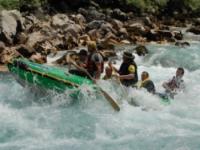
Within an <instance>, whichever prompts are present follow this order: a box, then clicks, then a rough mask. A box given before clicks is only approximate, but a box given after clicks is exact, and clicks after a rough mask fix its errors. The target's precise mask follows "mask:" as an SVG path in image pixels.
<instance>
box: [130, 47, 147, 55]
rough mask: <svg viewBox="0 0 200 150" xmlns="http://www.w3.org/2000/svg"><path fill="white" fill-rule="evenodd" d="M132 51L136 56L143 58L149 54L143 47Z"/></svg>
mask: <svg viewBox="0 0 200 150" xmlns="http://www.w3.org/2000/svg"><path fill="white" fill-rule="evenodd" d="M134 51H135V52H136V53H137V54H138V56H145V55H146V54H148V53H149V51H148V49H147V48H146V47H145V46H144V45H138V46H137V47H136V48H135V49H134Z"/></svg>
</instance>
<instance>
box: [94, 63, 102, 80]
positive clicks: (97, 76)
mask: <svg viewBox="0 0 200 150" xmlns="http://www.w3.org/2000/svg"><path fill="white" fill-rule="evenodd" d="M95 65H96V67H97V71H96V73H95V77H94V78H95V79H100V76H101V63H100V62H96V63H95Z"/></svg>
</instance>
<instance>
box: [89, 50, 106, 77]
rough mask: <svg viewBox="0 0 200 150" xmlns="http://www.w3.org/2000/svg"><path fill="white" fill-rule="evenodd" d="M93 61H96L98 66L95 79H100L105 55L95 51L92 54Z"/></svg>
mask: <svg viewBox="0 0 200 150" xmlns="http://www.w3.org/2000/svg"><path fill="white" fill-rule="evenodd" d="M92 61H93V62H94V63H95V66H96V68H97V70H96V71H95V76H94V78H95V79H100V77H101V71H102V63H104V62H103V57H102V56H101V55H100V54H99V53H95V54H94V55H93V56H92Z"/></svg>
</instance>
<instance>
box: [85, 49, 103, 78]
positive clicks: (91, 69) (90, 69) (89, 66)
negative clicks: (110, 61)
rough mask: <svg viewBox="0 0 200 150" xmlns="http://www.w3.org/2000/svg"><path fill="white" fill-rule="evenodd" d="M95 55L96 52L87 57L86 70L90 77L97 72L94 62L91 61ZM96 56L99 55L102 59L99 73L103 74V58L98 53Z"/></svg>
mask: <svg viewBox="0 0 200 150" xmlns="http://www.w3.org/2000/svg"><path fill="white" fill-rule="evenodd" d="M96 53H98V52H95V53H92V54H89V56H88V62H87V70H88V72H89V73H90V75H91V76H92V77H94V76H95V72H96V71H97V67H96V65H95V62H94V61H93V60H92V57H93V55H95V54H96ZM98 54H100V56H101V57H102V62H101V73H103V71H104V62H103V56H102V54H101V53H98Z"/></svg>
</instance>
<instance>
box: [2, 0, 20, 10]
mask: <svg viewBox="0 0 200 150" xmlns="http://www.w3.org/2000/svg"><path fill="white" fill-rule="evenodd" d="M0 9H19V0H0Z"/></svg>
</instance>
